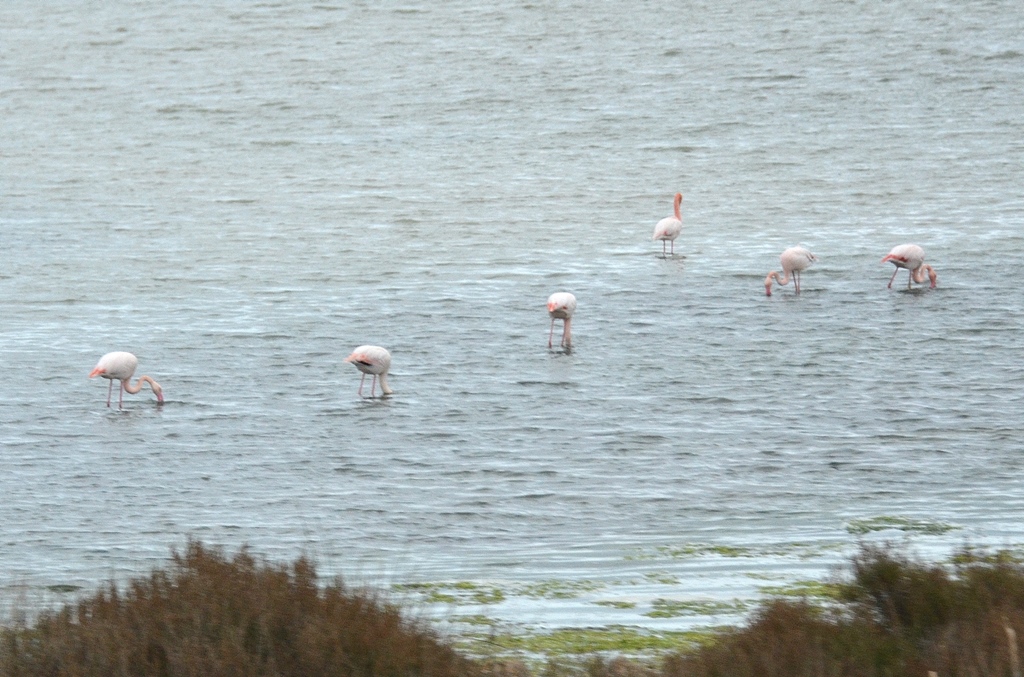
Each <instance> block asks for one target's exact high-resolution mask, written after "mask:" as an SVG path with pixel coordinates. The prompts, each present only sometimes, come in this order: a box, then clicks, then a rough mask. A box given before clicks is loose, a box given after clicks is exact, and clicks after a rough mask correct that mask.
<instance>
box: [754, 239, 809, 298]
mask: <svg viewBox="0 0 1024 677" xmlns="http://www.w3.org/2000/svg"><path fill="white" fill-rule="evenodd" d="M817 260H818V257H817V256H815V255H814V254H812V253H811V252H810V251H808V250H807V249H805V248H803V247H790V248H789V249H787V250H786V251H784V252H782V255H781V256H779V262H780V263H782V273H779V272H778V271H775V270H773V271H772V272H770V273H768V277H766V278H764V294H765V296H771V295H772V280H775V281H776V282H778V283H779V284H780V285H787V284H789V277H790V275H792V276H793V287H794V288H795V289H796V293H797V294H799V293H800V273H802V272H803V271H805V270H807V268H808V267H809V266H810V265H811V264H812V263H814V262H815V261H817Z"/></svg>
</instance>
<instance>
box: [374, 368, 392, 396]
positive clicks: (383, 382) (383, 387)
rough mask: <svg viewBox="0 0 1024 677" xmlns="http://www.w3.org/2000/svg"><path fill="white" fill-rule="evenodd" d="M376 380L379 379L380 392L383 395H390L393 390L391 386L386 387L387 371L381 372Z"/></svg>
mask: <svg viewBox="0 0 1024 677" xmlns="http://www.w3.org/2000/svg"><path fill="white" fill-rule="evenodd" d="M377 380H378V381H380V391H381V392H382V393H384V394H385V395H390V394H391V393H393V392H395V391H394V390H392V389H391V388H389V387H388V375H387V372H385V373H383V374H381V375H380V376H378V377H377Z"/></svg>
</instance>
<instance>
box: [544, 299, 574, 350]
mask: <svg viewBox="0 0 1024 677" xmlns="http://www.w3.org/2000/svg"><path fill="white" fill-rule="evenodd" d="M575 312H576V297H575V296H573V295H572V294H570V293H569V292H567V291H561V292H555V293H554V294H552V295H551V296H549V297H548V315H550V316H551V330H550V331H549V332H548V348H550V347H551V339H552V337H553V336H554V334H555V320H562V342H561V343H560V344H559V345H561V346H562V347H564V348H571V347H572V314H573V313H575Z"/></svg>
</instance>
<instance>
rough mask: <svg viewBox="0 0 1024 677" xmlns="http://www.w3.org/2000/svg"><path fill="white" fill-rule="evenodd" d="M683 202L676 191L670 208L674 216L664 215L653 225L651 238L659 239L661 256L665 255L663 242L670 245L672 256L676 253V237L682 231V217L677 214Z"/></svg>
mask: <svg viewBox="0 0 1024 677" xmlns="http://www.w3.org/2000/svg"><path fill="white" fill-rule="evenodd" d="M682 203H683V194H682V193H676V198H675V201H674V202H673V203H672V210H673V211H674V212H675V216H674V217H672V216H666V217H665V218H663V219H662V220H661V221H658V223H657V225H655V226H654V237H652V238H651V239H652V240H661V256H662V258H664V257H665V243H666V242H669V243H671V245H672V256H675V255H676V238H677V237H679V233H681V232H683V217H682V216H681V215H680V214H679V205H681V204H682Z"/></svg>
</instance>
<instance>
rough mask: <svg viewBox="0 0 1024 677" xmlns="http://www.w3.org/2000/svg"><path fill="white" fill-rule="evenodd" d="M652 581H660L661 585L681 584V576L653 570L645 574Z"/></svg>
mask: <svg viewBox="0 0 1024 677" xmlns="http://www.w3.org/2000/svg"><path fill="white" fill-rule="evenodd" d="M644 578H646V579H647V580H648V581H649V582H651V583H660V584H661V585H679V577H678V576H676V575H674V574H670V573H667V572H664V571H652V572H650V573H646V574H644Z"/></svg>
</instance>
